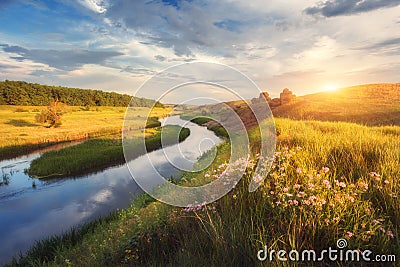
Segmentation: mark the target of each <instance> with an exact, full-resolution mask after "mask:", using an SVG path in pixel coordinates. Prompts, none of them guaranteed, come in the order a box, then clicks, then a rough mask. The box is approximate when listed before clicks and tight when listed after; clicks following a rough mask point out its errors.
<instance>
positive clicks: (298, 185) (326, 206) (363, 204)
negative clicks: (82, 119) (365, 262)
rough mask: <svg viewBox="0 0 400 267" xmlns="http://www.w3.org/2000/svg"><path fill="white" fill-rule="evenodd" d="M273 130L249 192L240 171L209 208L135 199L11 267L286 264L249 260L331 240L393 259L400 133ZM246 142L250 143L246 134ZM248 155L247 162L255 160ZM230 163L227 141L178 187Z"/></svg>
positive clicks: (399, 208)
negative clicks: (272, 145)
mask: <svg viewBox="0 0 400 267" xmlns="http://www.w3.org/2000/svg"><path fill="white" fill-rule="evenodd" d="M276 126H277V134H278V143H277V150H276V153H275V154H274V163H273V165H272V169H271V172H269V173H268V174H267V173H266V174H264V175H265V176H264V178H266V179H265V181H264V183H263V184H262V186H261V187H260V188H259V189H258V190H257V191H255V192H253V193H250V192H249V191H248V185H249V182H250V180H251V179H252V173H253V164H249V165H248V167H247V169H246V174H245V176H244V177H243V178H242V180H241V181H240V182H239V184H237V185H236V187H235V188H234V189H233V190H232V191H231V192H230V193H229V194H228V195H226V196H224V197H223V198H221V199H220V200H218V201H216V202H215V203H212V204H210V205H199V206H196V207H187V208H186V209H182V208H175V207H171V206H168V205H165V204H163V203H160V202H158V201H154V200H153V199H151V198H150V197H149V196H147V195H142V196H140V197H139V198H138V199H136V201H135V202H134V203H133V204H132V206H131V207H130V208H128V209H125V210H121V211H119V212H118V213H116V214H113V215H110V217H108V218H104V220H100V221H98V222H96V224H95V225H91V227H90V230H87V229H88V227H86V228H85V227H84V228H82V229H81V230H73V231H72V232H70V233H67V234H66V235H65V236H64V237H57V238H53V239H49V240H45V241H41V242H39V243H38V244H37V245H36V246H35V247H32V248H31V250H30V251H29V252H28V254H27V256H25V257H22V258H20V259H14V261H13V263H12V264H11V266H24V265H32V266H43V265H44V266H60V265H65V266H106V265H107V266H109V265H113V266H124V265H128V266H160V265H162V266H193V265H196V266H218V265H219V266H265V265H268V264H269V263H270V264H272V265H273V266H289V265H290V264H289V263H288V262H282V261H278V259H277V258H276V257H275V258H274V259H273V260H272V262H260V261H259V260H258V259H257V252H258V251H259V250H262V249H263V248H264V246H267V247H268V248H269V249H270V250H276V251H278V250H281V249H282V250H286V251H290V250H291V249H296V250H298V251H301V250H304V249H314V250H316V251H321V250H322V249H327V248H328V247H336V241H337V240H338V239H340V238H344V239H346V240H347V242H348V246H347V247H348V248H349V249H354V250H357V249H358V250H360V251H364V250H367V249H368V250H371V251H373V253H374V254H387V255H395V256H396V258H397V259H398V258H399V256H400V255H399V252H400V242H399V241H400V240H399V231H400V229H399V225H400V204H399V201H398V197H399V193H400V185H399V183H398V181H397V179H398V177H399V175H400V169H399V168H398V166H399V162H400V150H399V145H400V143H399V142H400V141H399V140H400V139H399V135H400V128H399V127H398V126H382V127H368V126H363V125H359V124H353V123H346V122H321V121H310V120H309V121H295V120H290V119H282V118H278V119H276ZM250 137H251V138H252V140H257V139H259V136H258V135H257V132H256V131H255V130H251V131H250ZM255 152H256V151H254V153H253V155H251V158H252V163H255V162H257V161H258V160H263V159H260V158H258V155H257V154H256V153H255ZM207 156H208V155H207V154H205V155H204V156H203V158H204V159H205V158H206V157H207ZM229 156H230V144H229V142H228V141H226V142H224V143H222V144H221V145H219V147H218V156H217V158H216V160H215V161H214V162H213V164H212V165H211V166H210V167H209V168H207V169H206V170H204V171H202V172H200V173H191V174H184V175H183V176H182V178H181V179H180V181H179V183H181V184H183V185H187V186H191V185H198V184H204V183H207V182H210V181H211V180H213V179H216V178H218V177H219V174H220V173H221V172H222V170H223V169H224V168H225V167H226V166H227V165H226V162H227V161H228V159H229ZM201 162H202V160H201V159H200V161H199V164H201ZM63 238H64V239H65V240H69V241H68V242H65V241H63V240H64V239H63ZM292 264H295V265H298V266H313V265H315V263H313V262H309V261H308V262H295V263H292ZM320 264H325V265H332V264H334V265H338V266H347V265H349V264H350V262H329V261H325V262H323V263H320ZM392 264H394V263H388V265H392Z"/></svg>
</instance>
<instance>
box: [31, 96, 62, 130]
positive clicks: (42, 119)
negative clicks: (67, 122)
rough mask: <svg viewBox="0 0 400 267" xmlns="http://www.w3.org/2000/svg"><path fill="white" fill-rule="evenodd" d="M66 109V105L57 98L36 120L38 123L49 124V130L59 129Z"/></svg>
mask: <svg viewBox="0 0 400 267" xmlns="http://www.w3.org/2000/svg"><path fill="white" fill-rule="evenodd" d="M64 108H65V104H64V103H62V102H60V101H59V100H58V98H56V100H54V101H51V102H50V104H49V105H48V106H47V107H46V109H45V110H42V112H41V113H40V114H37V115H36V117H35V120H36V122H38V123H49V128H51V127H54V128H57V127H59V126H61V116H62V115H63V114H64V113H65V112H64Z"/></svg>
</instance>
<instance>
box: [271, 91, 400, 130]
mask: <svg viewBox="0 0 400 267" xmlns="http://www.w3.org/2000/svg"><path fill="white" fill-rule="evenodd" d="M272 112H273V114H274V116H275V117H287V118H292V119H307V120H309V119H312V120H322V121H347V122H356V123H361V124H366V125H400V83H397V84H368V85H359V86H353V87H347V88H341V89H337V90H335V91H329V92H321V93H316V94H310V95H305V96H299V97H297V98H296V100H295V101H293V102H291V103H289V104H285V105H281V106H278V107H275V108H273V110H272Z"/></svg>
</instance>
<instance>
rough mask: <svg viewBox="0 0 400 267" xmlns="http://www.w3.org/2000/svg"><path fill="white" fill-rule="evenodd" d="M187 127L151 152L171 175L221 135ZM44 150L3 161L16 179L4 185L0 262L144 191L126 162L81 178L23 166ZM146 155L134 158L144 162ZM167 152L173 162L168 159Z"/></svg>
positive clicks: (125, 204)
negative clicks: (41, 173)
mask: <svg viewBox="0 0 400 267" xmlns="http://www.w3.org/2000/svg"><path fill="white" fill-rule="evenodd" d="M163 124H178V125H183V124H185V121H182V120H180V119H179V118H178V117H176V116H175V117H171V118H169V119H167V120H164V121H163ZM186 127H188V128H190V130H191V135H190V136H189V137H188V138H187V139H186V140H185V141H184V142H182V143H181V144H180V145H173V146H170V147H168V148H167V149H165V150H166V153H165V154H164V152H163V151H161V150H156V151H153V152H151V153H148V156H150V157H152V159H154V163H155V165H154V166H155V168H156V169H157V170H158V171H159V172H160V173H162V174H163V175H165V176H166V177H170V176H176V175H177V174H179V170H178V169H177V168H176V167H175V166H185V167H186V168H188V169H190V167H191V166H190V164H192V163H193V162H194V161H195V159H196V158H197V157H198V156H200V154H201V153H202V152H204V151H206V150H208V149H209V148H211V147H212V145H213V144H214V143H215V144H217V143H219V142H220V141H221V140H220V139H219V138H218V137H216V136H215V135H214V133H212V132H211V131H208V130H207V129H205V128H203V127H200V126H197V125H195V124H193V123H189V124H187V126H186ZM204 138H208V139H210V140H212V142H204V143H207V144H208V145H204V144H203V145H201V146H198V145H196V146H197V147H201V150H199V149H198V148H197V147H196V148H195V149H194V148H193V145H194V144H200V142H201V140H203V139H204ZM196 142H197V143H196ZM41 153H43V151H41V152H40V153H34V154H30V155H27V156H24V157H20V158H16V159H13V160H5V161H1V162H0V168H1V170H2V171H4V172H7V173H10V183H9V184H8V185H4V186H0V236H1V239H0V240H1V241H0V264H3V263H5V262H7V261H8V260H10V259H11V257H12V255H14V254H16V253H18V252H20V251H21V252H25V251H26V250H27V249H28V248H29V247H30V246H31V245H32V244H34V242H35V240H40V239H43V238H46V237H48V236H50V235H54V234H60V233H62V232H63V231H66V230H68V229H70V228H71V227H73V226H76V225H79V224H82V223H84V222H87V221H89V220H92V219H94V218H96V217H98V216H101V215H105V214H108V213H109V212H111V211H114V210H116V209H117V208H126V207H128V206H129V203H130V200H132V198H134V197H135V196H137V195H138V194H140V193H141V192H142V191H141V190H140V188H139V187H138V186H137V185H136V183H135V182H134V180H133V179H132V177H131V176H130V174H129V171H128V168H127V167H126V165H121V166H115V167H111V168H108V169H106V170H104V171H102V172H98V173H93V174H89V175H85V176H82V177H79V179H75V178H64V179H53V180H51V181H40V180H38V179H32V178H30V177H29V176H28V175H26V174H25V173H24V171H23V170H24V169H26V168H28V167H29V164H30V162H31V161H32V160H33V159H35V158H37V157H39V156H40V154H41ZM181 153H182V154H181ZM166 155H167V156H166ZM143 157H144V156H142V157H139V158H137V159H135V160H133V161H132V162H130V164H135V166H141V165H140V161H141V160H143ZM167 157H168V159H169V160H170V161H171V162H172V163H173V164H171V163H168V160H167ZM188 162H189V163H188ZM174 165H175V166H174ZM148 171H149V170H147V171H146V168H142V169H141V175H143V176H144V177H147V175H150V173H149V172H148ZM32 181H35V184H36V187H32Z"/></svg>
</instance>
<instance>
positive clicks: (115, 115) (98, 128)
mask: <svg viewBox="0 0 400 267" xmlns="http://www.w3.org/2000/svg"><path fill="white" fill-rule="evenodd" d="M44 108H45V107H37V106H5V105H3V106H1V105H0V159H6V158H12V157H16V156H19V155H23V154H26V153H29V152H31V151H33V150H35V149H38V148H43V147H46V146H49V145H52V144H57V143H60V142H65V141H72V140H81V139H87V138H94V137H99V136H105V135H110V134H117V133H119V132H121V129H122V125H123V120H124V116H125V111H126V108H123V107H96V108H93V109H92V110H89V111H87V110H85V108H84V107H71V106H70V107H67V108H66V111H67V113H66V114H65V115H63V116H62V125H61V126H60V127H59V128H56V129H54V128H47V127H45V126H44V125H41V124H38V123H36V122H35V116H36V115H37V114H38V113H40V111H41V110H42V109H44ZM130 109H132V111H133V113H134V114H137V116H136V117H135V118H132V119H131V121H130V127H131V129H130V130H133V131H139V130H140V129H143V128H144V127H145V125H146V115H147V114H148V112H149V109H148V108H138V107H135V108H130ZM170 110H171V109H169V108H166V109H164V108H154V109H152V111H151V114H152V116H154V117H160V118H161V117H164V116H165V115H166V114H168V113H169V112H170ZM88 122H90V123H88Z"/></svg>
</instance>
